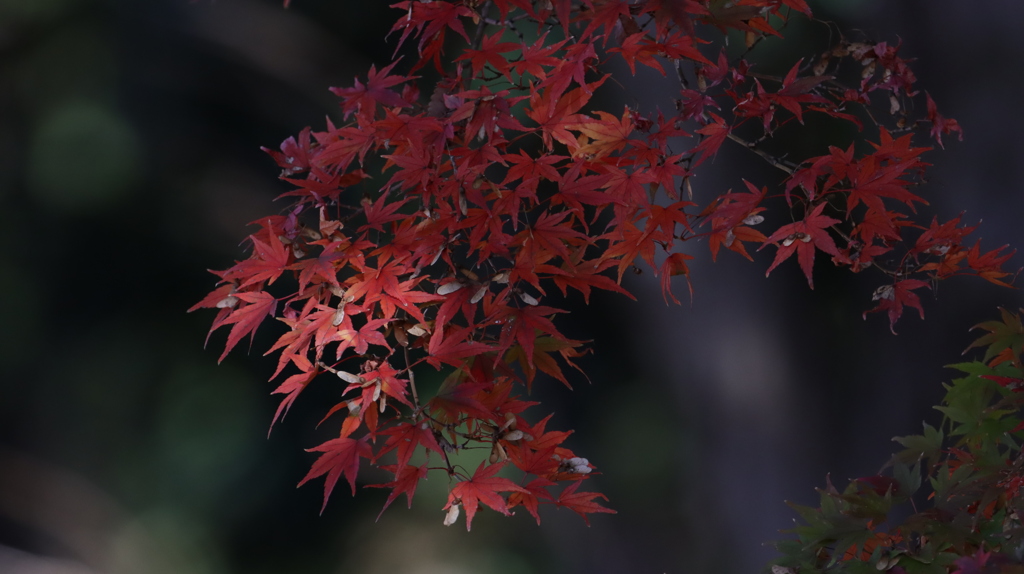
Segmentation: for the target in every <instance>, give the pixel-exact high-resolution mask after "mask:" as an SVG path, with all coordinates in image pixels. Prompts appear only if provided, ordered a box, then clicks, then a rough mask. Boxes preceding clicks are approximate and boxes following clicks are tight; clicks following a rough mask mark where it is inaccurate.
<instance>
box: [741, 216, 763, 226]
mask: <svg viewBox="0 0 1024 574" xmlns="http://www.w3.org/2000/svg"><path fill="white" fill-rule="evenodd" d="M762 221H764V216H763V215H757V214H753V215H748V216H747V217H746V219H744V220H743V225H757V224H758V223H761V222H762Z"/></svg>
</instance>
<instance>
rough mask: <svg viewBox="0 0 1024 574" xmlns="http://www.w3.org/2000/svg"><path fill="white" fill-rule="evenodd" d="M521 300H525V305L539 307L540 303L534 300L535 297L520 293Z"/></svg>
mask: <svg viewBox="0 0 1024 574" xmlns="http://www.w3.org/2000/svg"><path fill="white" fill-rule="evenodd" d="M519 298H520V299H522V300H523V303H526V304H527V305H530V306H531V307H532V306H535V305H537V303H538V301H537V300H536V299H534V298H533V295H530V294H529V293H520V294H519Z"/></svg>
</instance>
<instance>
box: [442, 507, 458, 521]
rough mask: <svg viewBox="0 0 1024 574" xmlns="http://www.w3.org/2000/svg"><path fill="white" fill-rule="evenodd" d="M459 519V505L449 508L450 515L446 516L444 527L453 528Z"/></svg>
mask: <svg viewBox="0 0 1024 574" xmlns="http://www.w3.org/2000/svg"><path fill="white" fill-rule="evenodd" d="M458 519H459V505H458V504H453V505H451V506H449V507H448V514H445V515H444V525H445V526H451V525H452V524H455V521H456V520H458Z"/></svg>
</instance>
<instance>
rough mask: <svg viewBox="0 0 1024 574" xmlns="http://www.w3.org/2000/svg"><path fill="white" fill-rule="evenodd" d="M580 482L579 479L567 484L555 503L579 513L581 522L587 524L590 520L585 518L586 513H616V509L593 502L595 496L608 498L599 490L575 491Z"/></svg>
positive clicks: (588, 524)
mask: <svg viewBox="0 0 1024 574" xmlns="http://www.w3.org/2000/svg"><path fill="white" fill-rule="evenodd" d="M582 483H583V481H582V480H579V481H576V482H574V483H573V484H571V485H569V486H567V487H566V488H565V490H563V491H562V492H561V494H559V495H558V500H556V501H555V504H557V505H558V506H560V507H562V508H568V509H569V510H571V511H573V512H575V513H576V514H579V515H580V516H581V517H582V518H583V522H586V523H587V526H590V520H588V519H587V514H591V513H594V512H604V513H607V514H617V513H616V511H614V510H612V509H611V508H608V507H605V506H601V504H600V503H597V502H594V499H595V498H602V499H604V500H608V497H607V496H605V495H603V494H601V493H600V492H576V489H578V488H579V487H580V484H582Z"/></svg>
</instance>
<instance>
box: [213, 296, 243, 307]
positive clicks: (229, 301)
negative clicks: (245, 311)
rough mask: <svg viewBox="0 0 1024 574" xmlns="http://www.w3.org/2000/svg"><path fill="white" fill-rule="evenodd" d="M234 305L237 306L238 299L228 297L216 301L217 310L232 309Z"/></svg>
mask: <svg viewBox="0 0 1024 574" xmlns="http://www.w3.org/2000/svg"><path fill="white" fill-rule="evenodd" d="M235 305H238V297H235V296H234V295H228V296H227V297H225V298H223V299H221V300H220V301H217V305H216V307H217V308H218V309H234V307H235Z"/></svg>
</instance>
